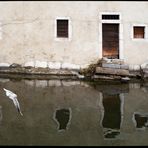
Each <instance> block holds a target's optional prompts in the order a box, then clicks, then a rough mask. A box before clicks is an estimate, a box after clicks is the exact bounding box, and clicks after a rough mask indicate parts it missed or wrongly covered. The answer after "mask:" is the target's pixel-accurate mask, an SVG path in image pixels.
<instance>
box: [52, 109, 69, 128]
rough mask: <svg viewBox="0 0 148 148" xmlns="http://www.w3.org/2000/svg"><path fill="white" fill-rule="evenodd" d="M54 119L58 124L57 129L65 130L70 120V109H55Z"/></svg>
mask: <svg viewBox="0 0 148 148" xmlns="http://www.w3.org/2000/svg"><path fill="white" fill-rule="evenodd" d="M54 120H55V121H56V122H57V124H58V130H59V131H61V130H66V129H67V128H68V124H69V123H70V120H71V109H70V108H68V109H65V108H63V109H57V110H56V112H55V114H54Z"/></svg>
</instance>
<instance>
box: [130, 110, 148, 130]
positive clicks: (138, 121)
mask: <svg viewBox="0 0 148 148" xmlns="http://www.w3.org/2000/svg"><path fill="white" fill-rule="evenodd" d="M133 122H134V124H135V127H136V128H137V129H140V130H145V129H146V127H148V113H147V114H142V113H139V112H135V113H134V114H133Z"/></svg>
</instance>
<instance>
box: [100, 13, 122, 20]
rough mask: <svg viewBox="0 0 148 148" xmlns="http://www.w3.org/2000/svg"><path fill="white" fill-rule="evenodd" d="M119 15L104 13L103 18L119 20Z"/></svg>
mask: <svg viewBox="0 0 148 148" xmlns="http://www.w3.org/2000/svg"><path fill="white" fill-rule="evenodd" d="M119 19H120V18H119V15H117V14H116V15H112V14H109V15H104V14H103V15H102V20H119Z"/></svg>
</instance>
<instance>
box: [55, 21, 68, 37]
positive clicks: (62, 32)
mask: <svg viewBox="0 0 148 148" xmlns="http://www.w3.org/2000/svg"><path fill="white" fill-rule="evenodd" d="M57 37H62V38H68V20H66V19H65V20H63V19H61V20H60V19H58V20H57Z"/></svg>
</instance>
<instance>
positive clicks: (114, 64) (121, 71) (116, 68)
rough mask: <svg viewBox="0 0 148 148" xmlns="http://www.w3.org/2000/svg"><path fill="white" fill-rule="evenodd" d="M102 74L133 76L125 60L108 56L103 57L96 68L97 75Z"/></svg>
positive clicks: (123, 76)
mask: <svg viewBox="0 0 148 148" xmlns="http://www.w3.org/2000/svg"><path fill="white" fill-rule="evenodd" d="M100 75H105V76H114V78H115V76H116V78H118V79H121V78H125V77H129V76H131V74H130V73H129V66H128V65H126V64H124V61H123V60H120V59H107V58H103V59H101V60H100V61H99V63H98V65H97V67H96V69H95V77H97V76H98V77H100Z"/></svg>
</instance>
